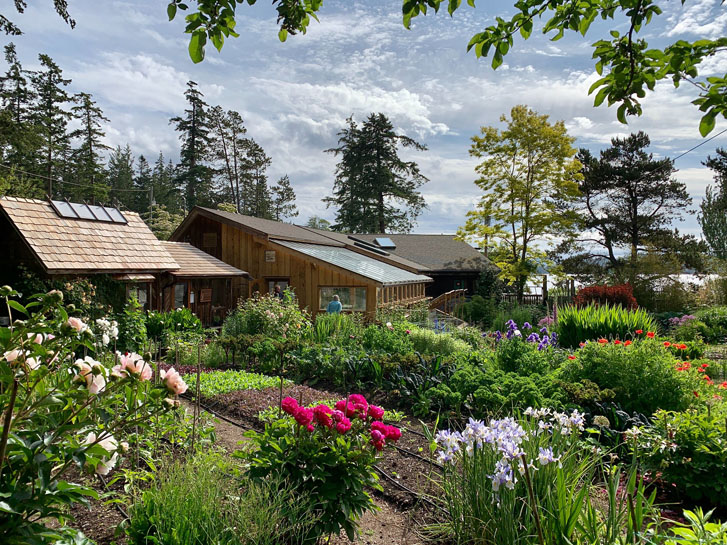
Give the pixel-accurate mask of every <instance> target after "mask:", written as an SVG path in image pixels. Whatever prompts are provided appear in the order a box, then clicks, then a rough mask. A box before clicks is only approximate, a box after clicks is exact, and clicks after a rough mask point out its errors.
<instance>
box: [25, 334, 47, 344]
mask: <svg viewBox="0 0 727 545" xmlns="http://www.w3.org/2000/svg"><path fill="white" fill-rule="evenodd" d="M28 339H31V340H32V341H33V342H34V343H35V344H42V343H43V334H42V333H38V334H36V335H33V334H32V333H28Z"/></svg>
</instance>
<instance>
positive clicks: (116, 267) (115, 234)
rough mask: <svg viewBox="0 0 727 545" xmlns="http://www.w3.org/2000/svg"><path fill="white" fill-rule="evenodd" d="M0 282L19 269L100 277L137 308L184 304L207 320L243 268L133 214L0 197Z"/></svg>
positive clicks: (229, 296)
mask: <svg viewBox="0 0 727 545" xmlns="http://www.w3.org/2000/svg"><path fill="white" fill-rule="evenodd" d="M0 235H1V236H0V254H1V255H2V256H3V264H2V266H0V284H9V285H11V286H12V285H16V282H17V280H18V275H19V272H20V267H24V268H27V269H28V270H30V271H31V272H33V273H35V274H37V275H39V276H40V277H45V278H50V279H64V280H72V279H74V278H79V277H93V276H97V275H108V276H109V277H110V278H112V279H114V280H116V281H117V283H118V285H119V286H120V289H123V290H125V294H122V296H123V295H125V296H127V297H128V296H130V295H132V294H133V295H134V296H136V297H137V299H138V300H139V302H140V303H141V304H142V306H143V307H144V309H145V310H171V309H173V308H181V307H186V308H190V309H192V311H193V312H195V313H196V314H197V315H198V316H199V317H200V319H201V320H202V322H203V323H204V325H214V324H216V323H218V322H219V321H220V320H221V317H224V315H225V314H226V313H227V310H228V309H229V308H232V307H234V305H235V304H236V299H235V298H234V296H233V292H232V284H233V280H234V279H236V278H244V277H246V276H247V273H246V272H244V271H241V270H239V269H236V268H235V267H231V266H230V265H227V264H225V263H223V262H221V261H219V260H217V259H215V258H214V257H212V256H210V255H208V254H205V253H204V252H201V251H199V250H198V249H197V248H194V247H192V246H190V245H188V244H175V243H164V242H161V241H159V240H158V239H157V238H156V236H154V233H152V232H151V231H150V230H149V228H148V227H147V225H146V224H145V223H144V222H143V221H142V220H141V218H140V217H139V215H138V214H135V213H133V212H123V213H122V212H120V211H119V210H117V209H116V208H110V207H104V206H95V205H87V204H80V203H69V202H66V201H41V200H35V199H20V198H14V197H3V198H0Z"/></svg>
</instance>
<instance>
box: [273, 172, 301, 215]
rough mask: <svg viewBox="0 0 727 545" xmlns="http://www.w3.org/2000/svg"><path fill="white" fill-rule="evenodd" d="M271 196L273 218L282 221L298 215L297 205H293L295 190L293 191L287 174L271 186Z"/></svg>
mask: <svg viewBox="0 0 727 545" xmlns="http://www.w3.org/2000/svg"><path fill="white" fill-rule="evenodd" d="M272 197H273V199H272V215H273V219H274V220H276V221H283V220H284V219H287V218H294V217H295V216H297V215H298V207H297V206H295V191H293V186H291V185H290V178H289V177H288V175H287V174H286V175H285V176H283V177H282V178H280V180H278V183H277V184H276V185H274V186H273V188H272Z"/></svg>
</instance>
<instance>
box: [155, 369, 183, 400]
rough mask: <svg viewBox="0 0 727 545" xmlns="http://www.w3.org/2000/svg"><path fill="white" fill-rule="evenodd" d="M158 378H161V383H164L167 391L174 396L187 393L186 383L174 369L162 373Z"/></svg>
mask: <svg viewBox="0 0 727 545" xmlns="http://www.w3.org/2000/svg"><path fill="white" fill-rule="evenodd" d="M160 376H161V377H162V382H164V385H165V386H166V387H167V389H169V390H170V391H171V392H173V393H174V394H176V395H180V394H183V393H184V392H186V391H187V388H188V386H187V383H186V382H184V379H183V378H182V376H181V375H180V374H179V373H178V372H177V370H176V369H174V367H172V368H171V369H169V371H162V372H161V373H160Z"/></svg>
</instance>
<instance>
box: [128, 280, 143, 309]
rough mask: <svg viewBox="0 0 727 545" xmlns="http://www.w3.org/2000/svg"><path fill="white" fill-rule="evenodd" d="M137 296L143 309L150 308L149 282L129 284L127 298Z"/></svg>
mask: <svg viewBox="0 0 727 545" xmlns="http://www.w3.org/2000/svg"><path fill="white" fill-rule="evenodd" d="M132 297H135V298H136V300H137V301H139V304H140V305H141V308H142V309H143V310H149V286H148V285H147V284H127V286H126V298H127V299H131V298H132Z"/></svg>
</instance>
